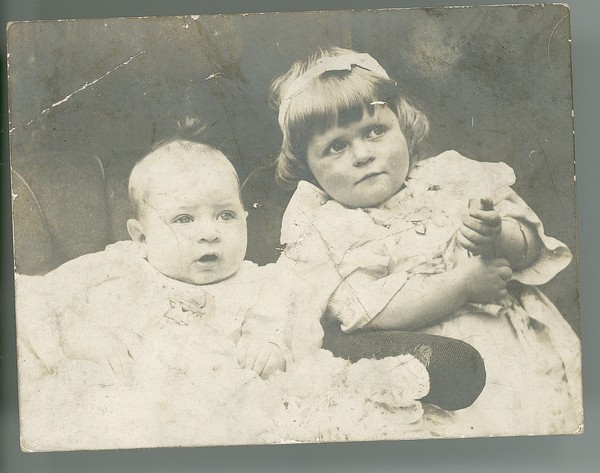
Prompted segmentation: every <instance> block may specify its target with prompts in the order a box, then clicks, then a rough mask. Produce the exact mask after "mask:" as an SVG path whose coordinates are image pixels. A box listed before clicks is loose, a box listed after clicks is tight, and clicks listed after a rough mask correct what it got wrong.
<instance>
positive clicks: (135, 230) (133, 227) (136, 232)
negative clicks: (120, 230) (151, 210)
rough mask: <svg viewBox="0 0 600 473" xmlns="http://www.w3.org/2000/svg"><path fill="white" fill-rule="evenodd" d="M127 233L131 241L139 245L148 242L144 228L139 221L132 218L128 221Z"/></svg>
mask: <svg viewBox="0 0 600 473" xmlns="http://www.w3.org/2000/svg"><path fill="white" fill-rule="evenodd" d="M127 231H128V232H129V236H130V237H131V239H132V240H133V241H135V242H137V243H144V242H145V241H146V235H145V233H144V226H143V225H142V224H141V223H140V221H139V220H136V219H134V218H130V219H129V220H127Z"/></svg>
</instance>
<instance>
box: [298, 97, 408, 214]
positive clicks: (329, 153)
mask: <svg viewBox="0 0 600 473" xmlns="http://www.w3.org/2000/svg"><path fill="white" fill-rule="evenodd" d="M374 106H375V107H376V108H375V112H374V113H373V115H370V114H369V113H368V111H366V110H365V112H364V114H363V117H362V119H360V120H359V121H357V122H353V123H350V124H349V125H348V126H344V127H338V126H334V127H332V128H330V129H328V130H326V131H325V132H324V133H322V134H319V135H315V136H314V137H313V138H312V139H311V140H310V143H309V145H308V149H307V156H306V160H307V163H308V167H309V168H310V170H311V172H312V174H313V176H314V177H315V179H316V180H317V182H318V183H319V185H320V186H321V187H322V188H323V190H324V191H325V192H327V194H329V195H330V196H331V197H332V198H333V199H335V200H336V201H338V202H340V203H341V204H344V205H346V206H348V207H353V208H355V207H374V206H376V205H379V204H381V203H382V202H385V201H386V200H387V199H389V198H390V197H392V196H393V195H394V194H395V193H397V192H398V191H399V190H400V188H401V187H402V184H403V183H404V181H405V179H406V176H407V174H408V169H409V162H410V159H409V154H408V145H407V143H406V139H405V138H404V134H403V133H402V130H401V129H400V123H399V122H398V117H396V114H395V113H394V112H392V110H391V109H390V108H389V107H388V106H387V105H374Z"/></svg>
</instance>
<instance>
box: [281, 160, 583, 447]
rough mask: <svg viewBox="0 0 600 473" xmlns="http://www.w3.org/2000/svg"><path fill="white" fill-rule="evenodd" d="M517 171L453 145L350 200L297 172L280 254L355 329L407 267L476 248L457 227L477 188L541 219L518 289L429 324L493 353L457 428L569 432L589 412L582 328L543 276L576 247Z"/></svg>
mask: <svg viewBox="0 0 600 473" xmlns="http://www.w3.org/2000/svg"><path fill="white" fill-rule="evenodd" d="M514 182H515V176H514V173H513V171H512V169H511V168H510V167H509V166H507V165H506V164H504V163H483V162H477V161H474V160H471V159H468V158H465V157H464V156H461V155H460V154H459V153H457V152H455V151H447V152H444V153H442V154H440V155H439V156H436V157H433V158H429V159H425V160H422V161H420V162H419V163H418V164H417V165H416V166H415V168H414V169H413V170H412V171H411V173H410V177H409V178H408V179H407V181H406V184H405V186H404V187H403V188H402V189H401V190H400V191H399V192H398V193H397V194H396V195H394V196H393V197H392V198H390V199H389V200H388V201H386V202H384V203H383V204H381V205H380V206H378V207H377V208H368V209H350V208H347V207H345V206H343V205H341V204H339V203H337V202H335V201H333V200H331V198H330V197H329V196H328V195H327V194H325V193H324V192H323V191H321V190H320V189H318V188H317V187H315V186H313V185H312V184H309V183H307V182H300V183H299V185H298V188H297V190H296V192H295V194H294V195H293V197H292V199H291V201H290V203H289V205H288V208H287V210H286V213H285V215H284V219H283V225H282V237H281V242H282V244H283V245H284V246H285V251H284V253H283V255H282V257H281V259H280V261H279V264H282V265H284V266H288V267H289V268H290V270H292V271H296V273H298V274H301V275H302V278H303V279H304V280H305V281H307V285H306V288H305V289H306V291H307V293H310V294H311V297H312V298H313V299H314V300H315V301H316V302H317V303H318V304H320V305H321V307H322V310H323V311H325V310H327V311H328V313H329V314H332V315H333V316H335V317H337V318H339V320H340V321H341V322H342V329H344V330H346V331H352V330H358V329H360V328H361V327H363V326H364V325H365V324H367V323H368V322H369V321H370V320H372V319H373V317H375V316H376V315H377V314H378V313H379V311H381V309H382V308H383V307H385V305H386V304H387V303H388V302H389V301H390V299H391V298H392V297H393V296H394V295H395V294H396V293H397V291H398V290H399V289H400V288H401V287H402V286H403V285H404V284H405V283H406V281H407V280H408V279H410V278H417V277H427V275H428V274H434V273H440V272H444V271H447V270H448V269H451V268H452V267H454V265H455V264H456V263H457V261H458V260H459V259H460V258H466V257H469V255H468V253H467V252H466V251H465V250H464V249H463V248H462V247H461V246H460V245H459V244H458V243H457V241H456V235H457V231H458V229H459V228H460V225H461V216H463V215H465V214H466V213H467V212H468V204H469V200H470V199H479V198H483V197H491V198H492V200H493V202H494V206H495V208H496V209H497V210H498V211H499V212H500V214H501V215H502V216H509V217H514V218H516V219H519V220H520V221H522V222H528V223H530V224H531V225H532V226H533V227H534V228H536V229H537V233H538V235H539V237H540V239H541V241H542V243H543V249H542V251H541V254H540V257H539V259H538V260H537V261H536V262H535V263H534V264H533V265H531V266H530V267H528V268H526V269H524V270H522V271H516V272H514V274H513V280H514V281H515V282H514V283H511V285H510V291H509V296H507V297H506V298H503V299H502V300H498V301H494V303H493V304H468V305H466V306H464V307H462V308H461V309H460V310H458V311H456V312H455V313H453V314H451V315H450V316H448V317H446V318H444V319H443V320H441V321H440V322H439V323H435V324H433V325H430V326H428V327H426V328H424V329H423V330H422V331H423V332H426V333H430V334H436V335H443V336H448V337H453V338H457V339H461V340H464V341H466V342H468V343H469V344H471V345H472V346H474V347H475V348H476V349H477V350H478V351H479V352H480V353H481V355H482V356H483V358H484V362H485V365H486V371H487V382H486V387H485V388H484V391H483V392H482V394H481V395H480V397H479V398H478V400H477V401H476V402H475V404H473V405H472V406H471V407H469V408H467V409H465V410H463V411H460V412H458V413H456V415H455V416H454V421H453V423H454V424H455V425H454V427H459V428H458V430H454V431H452V430H451V429H450V430H448V431H447V433H448V434H449V435H454V434H458V435H465V436H472V435H528V434H552V433H572V432H575V431H577V430H578V429H579V428H580V426H581V424H582V400H581V365H580V363H581V356H580V354H581V351H580V340H579V338H578V337H577V335H576V334H575V333H574V331H573V330H572V328H571V327H570V325H569V324H568V323H567V321H566V320H565V319H564V318H563V317H562V315H561V314H560V313H559V312H558V310H557V309H556V307H555V306H554V305H553V304H552V303H551V302H550V300H549V299H548V298H547V297H545V296H544V294H542V292H540V291H539V290H538V289H537V288H536V287H535V286H537V285H541V284H544V283H546V282H548V281H549V280H551V279H552V278H553V277H554V276H555V275H556V274H557V273H558V272H559V271H561V270H562V269H564V268H565V267H566V266H567V265H568V264H569V263H570V261H571V258H572V256H571V253H570V251H569V249H568V248H567V247H566V246H565V245H564V244H562V243H561V242H559V241H557V240H556V239H554V238H551V237H549V236H547V235H546V234H545V233H544V228H543V225H542V222H541V221H540V220H539V218H538V217H537V216H536V215H535V213H534V212H533V211H532V210H531V209H530V208H529V207H528V206H527V205H526V204H525V202H524V201H523V200H522V199H521V198H520V197H519V196H518V195H517V194H516V193H515V192H514V191H513V190H512V189H511V185H513V184H514ZM313 322H314V321H313ZM298 323H301V322H298ZM302 323H303V324H304V325H305V326H309V325H310V324H311V323H312V322H307V321H304V322H302ZM313 327H314V329H313V334H314V337H315V338H318V337H319V333H318V327H316V326H315V325H313ZM448 427H450V426H448Z"/></svg>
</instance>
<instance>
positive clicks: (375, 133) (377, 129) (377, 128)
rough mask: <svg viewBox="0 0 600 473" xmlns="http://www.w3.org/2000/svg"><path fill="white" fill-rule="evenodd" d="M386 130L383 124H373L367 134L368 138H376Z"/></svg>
mask: <svg viewBox="0 0 600 473" xmlns="http://www.w3.org/2000/svg"><path fill="white" fill-rule="evenodd" d="M385 132H386V128H385V126H383V125H378V126H374V127H373V128H371V130H370V131H369V133H368V134H367V137H368V138H377V137H378V136H381V135H383V134H384V133H385Z"/></svg>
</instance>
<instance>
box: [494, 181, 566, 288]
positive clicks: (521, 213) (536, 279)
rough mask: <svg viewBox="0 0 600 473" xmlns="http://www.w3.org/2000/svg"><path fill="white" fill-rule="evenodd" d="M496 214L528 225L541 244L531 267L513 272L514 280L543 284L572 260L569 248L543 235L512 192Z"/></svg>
mask: <svg viewBox="0 0 600 473" xmlns="http://www.w3.org/2000/svg"><path fill="white" fill-rule="evenodd" d="M498 212H499V213H500V215H501V216H503V217H512V218H514V219H516V220H519V221H521V222H527V223H528V224H530V225H531V227H532V228H534V229H535V231H536V232H537V235H538V237H539V239H540V241H541V243H542V248H541V251H540V255H539V257H538V259H537V260H536V261H535V262H534V263H533V264H532V265H531V266H529V267H527V268H524V269H522V270H520V271H515V272H514V273H513V279H514V280H516V281H519V282H521V283H523V284H528V285H532V286H537V285H540V284H545V283H547V282H548V281H550V280H551V279H552V278H554V276H556V275H557V274H558V273H559V272H560V271H562V270H563V269H565V268H566V267H567V266H568V265H569V263H570V262H571V260H572V258H573V256H572V254H571V251H570V250H569V248H568V247H567V246H566V245H565V244H564V243H562V242H560V241H558V240H557V239H555V238H552V237H550V236H548V235H546V234H545V232H544V225H543V224H542V221H541V220H540V219H539V217H538V216H537V215H536V214H535V212H534V211H533V210H532V209H531V208H530V207H529V206H528V205H527V204H526V203H525V202H524V201H523V199H521V197H519V196H518V195H517V194H516V193H515V192H514V191H511V194H510V195H509V196H508V197H507V198H506V199H504V200H502V201H501V202H499V204H498Z"/></svg>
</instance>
